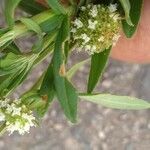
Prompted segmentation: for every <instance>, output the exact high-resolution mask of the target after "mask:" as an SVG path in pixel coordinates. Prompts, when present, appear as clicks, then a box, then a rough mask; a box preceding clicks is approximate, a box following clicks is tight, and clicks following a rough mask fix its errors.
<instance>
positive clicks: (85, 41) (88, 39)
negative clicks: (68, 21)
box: [81, 33, 90, 45]
mask: <svg viewBox="0 0 150 150" xmlns="http://www.w3.org/2000/svg"><path fill="white" fill-rule="evenodd" d="M81 39H83V40H84V43H83V45H85V44H86V43H87V42H89V41H90V38H89V37H88V36H87V35H86V34H85V33H84V34H82V35H81Z"/></svg>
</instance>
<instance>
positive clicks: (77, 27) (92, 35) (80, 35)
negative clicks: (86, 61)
mask: <svg viewBox="0 0 150 150" xmlns="http://www.w3.org/2000/svg"><path fill="white" fill-rule="evenodd" d="M120 26H121V17H120V14H119V13H118V12H117V4H110V5H109V6H104V5H92V4H91V5H88V6H83V7H81V11H80V14H79V17H78V18H76V19H75V21H74V22H73V24H72V29H71V33H72V35H73V39H74V41H76V43H77V48H78V49H79V51H81V49H84V50H85V51H87V52H88V53H89V54H94V53H99V52H102V51H104V50H105V49H108V48H109V47H110V46H114V45H115V44H116V42H117V41H118V39H119V37H120V34H119V31H120Z"/></svg>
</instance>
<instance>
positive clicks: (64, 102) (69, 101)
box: [53, 16, 78, 122]
mask: <svg viewBox="0 0 150 150" xmlns="http://www.w3.org/2000/svg"><path fill="white" fill-rule="evenodd" d="M68 34H69V27H68V16H66V17H65V18H64V20H63V22H62V25H61V27H60V30H59V33H58V35H57V38H56V43H55V49H54V56H53V68H54V69H53V72H54V84H55V90H56V95H57V98H58V100H59V102H60V104H61V106H62V108H63V110H64V113H65V115H66V117H67V118H68V119H69V120H70V121H71V122H76V117H77V97H78V95H77V92H76V90H75V89H74V87H73V86H72V85H71V83H69V82H68V81H67V80H66V78H65V76H64V75H63V74H61V73H60V72H61V69H62V66H63V65H64V51H63V43H64V42H65V40H66V39H67V37H68Z"/></svg>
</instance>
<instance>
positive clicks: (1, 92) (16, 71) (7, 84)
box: [0, 53, 38, 96]
mask: <svg viewBox="0 0 150 150" xmlns="http://www.w3.org/2000/svg"><path fill="white" fill-rule="evenodd" d="M37 57H38V55H36V54H34V55H28V56H23V55H15V54H12V53H9V54H8V55H7V57H5V58H4V59H1V60H0V77H1V76H2V77H1V78H2V79H3V78H4V80H2V82H1V84H0V96H5V95H7V94H9V93H10V92H11V91H12V90H14V89H15V88H16V87H17V86H18V85H19V84H21V83H22V82H23V81H24V79H25V77H26V76H27V74H28V72H29V71H30V69H31V67H32V65H33V63H34V61H35V60H36V58H37ZM1 78H0V81H1Z"/></svg>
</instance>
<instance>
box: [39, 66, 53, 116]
mask: <svg viewBox="0 0 150 150" xmlns="http://www.w3.org/2000/svg"><path fill="white" fill-rule="evenodd" d="M39 93H40V95H41V97H43V99H44V100H45V102H46V104H45V107H44V108H43V110H42V112H43V113H42V114H41V115H42V116H43V115H44V114H45V113H46V112H47V109H48V107H49V105H50V104H51V102H52V101H53V99H54V93H55V90H54V75H53V67H52V64H50V65H49V67H48V69H47V72H46V74H45V76H44V79H43V82H42V84H41V87H40V90H39Z"/></svg>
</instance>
